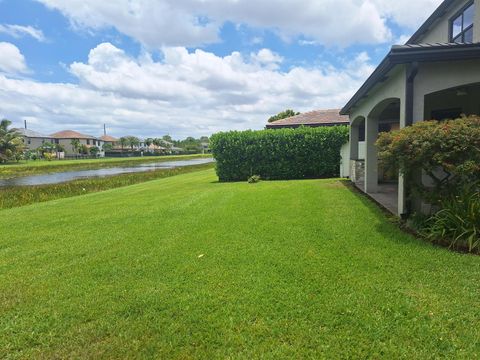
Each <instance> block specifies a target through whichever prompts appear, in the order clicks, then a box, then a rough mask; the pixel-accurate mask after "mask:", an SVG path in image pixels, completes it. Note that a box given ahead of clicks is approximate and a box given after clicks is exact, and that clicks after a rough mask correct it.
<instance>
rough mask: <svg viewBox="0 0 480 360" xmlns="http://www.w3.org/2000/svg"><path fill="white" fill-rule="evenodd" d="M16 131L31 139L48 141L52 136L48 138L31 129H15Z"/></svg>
mask: <svg viewBox="0 0 480 360" xmlns="http://www.w3.org/2000/svg"><path fill="white" fill-rule="evenodd" d="M15 130H16V131H17V132H18V133H20V134H22V135H23V136H25V137H29V138H45V139H48V138H50V137H51V136H48V135H44V134H40V133H39V132H36V131H33V130H30V129H24V128H19V129H15Z"/></svg>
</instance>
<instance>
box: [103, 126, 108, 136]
mask: <svg viewBox="0 0 480 360" xmlns="http://www.w3.org/2000/svg"><path fill="white" fill-rule="evenodd" d="M103 135H107V125H106V124H103Z"/></svg>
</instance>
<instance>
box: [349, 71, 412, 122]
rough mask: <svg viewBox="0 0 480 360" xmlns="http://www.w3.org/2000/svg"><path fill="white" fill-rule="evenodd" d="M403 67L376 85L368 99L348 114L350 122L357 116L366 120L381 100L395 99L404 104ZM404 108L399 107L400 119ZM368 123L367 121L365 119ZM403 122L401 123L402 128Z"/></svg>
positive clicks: (402, 116)
mask: <svg viewBox="0 0 480 360" xmlns="http://www.w3.org/2000/svg"><path fill="white" fill-rule="evenodd" d="M405 69H406V68H405V66H403V65H400V66H398V67H397V68H396V69H395V70H394V72H393V73H392V74H391V75H390V77H389V79H388V80H387V81H385V82H383V83H380V84H379V85H377V86H376V87H375V88H374V89H373V90H372V91H370V93H369V94H368V97H367V98H366V99H365V100H363V101H362V102H360V103H359V104H358V105H357V106H356V107H355V109H353V111H352V112H351V114H350V121H353V120H355V119H356V118H358V117H359V116H363V117H364V118H365V119H367V117H368V115H370V113H371V112H372V110H373V109H374V108H375V107H376V106H377V105H378V104H379V103H380V102H382V101H383V100H386V99H393V98H397V99H400V103H401V104H404V101H405ZM404 108H405V107H404V106H403V105H401V106H400V117H401V119H404V118H405V111H404ZM367 121H368V119H367ZM404 124H405V121H403V123H402V122H401V126H402V127H403V126H404Z"/></svg>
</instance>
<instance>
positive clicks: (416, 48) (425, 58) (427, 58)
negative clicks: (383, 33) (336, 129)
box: [340, 43, 480, 115]
mask: <svg viewBox="0 0 480 360" xmlns="http://www.w3.org/2000/svg"><path fill="white" fill-rule="evenodd" d="M479 57H480V43H466V44H456V43H455V44H454V43H436V44H406V45H395V46H393V47H392V49H391V50H390V52H389V53H388V54H387V56H386V57H385V58H384V59H383V61H382V62H381V63H380V65H379V66H378V67H377V68H376V69H375V71H374V72H373V73H372V75H370V77H369V78H368V79H367V81H365V83H364V84H363V85H362V86H361V87H360V89H359V90H358V91H357V92H356V93H355V95H354V96H353V97H352V98H351V99H350V101H349V102H348V103H347V104H346V105H345V106H344V107H343V109H342V110H341V111H340V113H341V114H342V115H347V114H349V113H350V111H351V109H352V108H353V107H354V106H355V104H357V103H358V102H359V101H360V100H361V99H363V98H364V97H366V96H367V95H368V93H369V92H370V90H372V88H373V87H374V86H375V85H376V84H378V83H380V82H383V81H385V80H386V79H387V78H388V74H389V73H390V71H391V70H392V69H393V68H394V67H396V66H397V65H400V64H412V63H419V62H436V61H454V60H468V59H478V58H479Z"/></svg>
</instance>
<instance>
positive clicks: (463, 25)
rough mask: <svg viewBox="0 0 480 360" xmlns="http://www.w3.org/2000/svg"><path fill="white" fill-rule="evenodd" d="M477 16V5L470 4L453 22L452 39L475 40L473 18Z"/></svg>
mask: <svg viewBox="0 0 480 360" xmlns="http://www.w3.org/2000/svg"><path fill="white" fill-rule="evenodd" d="M474 17H475V6H474V4H470V5H469V6H467V7H466V8H465V9H464V10H462V11H461V12H460V14H458V15H457V16H455V17H454V18H453V19H452V22H451V27H450V31H451V36H450V41H451V42H454V43H471V42H473V22H474V21H473V20H474Z"/></svg>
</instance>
